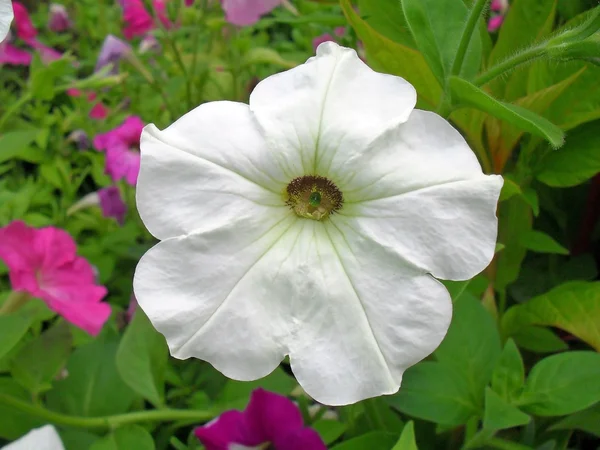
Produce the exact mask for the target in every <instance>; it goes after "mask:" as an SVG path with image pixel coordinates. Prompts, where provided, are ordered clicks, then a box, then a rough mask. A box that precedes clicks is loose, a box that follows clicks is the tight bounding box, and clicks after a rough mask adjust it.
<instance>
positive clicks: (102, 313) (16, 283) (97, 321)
mask: <svg viewBox="0 0 600 450" xmlns="http://www.w3.org/2000/svg"><path fill="white" fill-rule="evenodd" d="M0 259H2V260H3V261H4V262H5V263H6V265H7V266H8V269H9V277H10V282H11V285H12V288H13V289H14V290H15V291H21V292H27V293H29V294H30V295H32V296H33V297H37V298H40V299H42V300H44V301H45V302H46V304H47V305H48V307H49V308H50V309H51V310H53V311H55V312H57V313H58V314H60V315H61V316H62V317H64V318H65V320H67V321H68V322H71V323H72V324H73V325H76V326H78V327H80V328H82V329H83V330H85V331H87V332H88V333H90V334H92V335H97V334H98V333H99V332H100V330H101V329H102V326H103V325H104V323H105V322H106V321H107V320H108V318H109V316H110V313H111V310H110V306H109V305H108V304H107V303H103V302H102V301H101V300H102V298H104V296H105V295H106V288H105V287H104V286H98V285H97V284H96V280H95V276H94V271H93V269H92V266H91V265H90V264H89V263H88V262H87V261H86V260H85V259H84V258H81V257H79V256H77V248H76V245H75V241H74V240H73V238H72V237H71V236H70V235H69V234H68V233H67V232H66V231H64V230H61V229H58V228H55V227H45V228H39V229H38V228H33V227H30V226H27V225H26V224H25V223H24V222H21V221H16V222H12V223H10V224H9V225H7V226H5V227H3V228H0Z"/></svg>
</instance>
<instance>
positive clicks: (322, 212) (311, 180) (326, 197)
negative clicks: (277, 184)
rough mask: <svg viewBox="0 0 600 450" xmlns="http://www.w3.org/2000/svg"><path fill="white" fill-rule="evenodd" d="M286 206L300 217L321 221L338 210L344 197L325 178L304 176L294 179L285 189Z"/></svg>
mask: <svg viewBox="0 0 600 450" xmlns="http://www.w3.org/2000/svg"><path fill="white" fill-rule="evenodd" d="M285 193H286V196H287V200H286V204H287V205H289V206H290V208H292V209H293V210H294V212H295V213H296V214H297V215H299V216H300V217H304V218H306V219H313V220H323V219H325V218H326V217H327V216H329V214H333V213H334V212H336V211H338V210H340V209H341V208H342V205H343V204H344V197H343V195H342V192H341V191H340V190H339V189H338V187H337V186H336V185H335V184H334V183H333V182H332V181H331V180H328V179H327V178H325V177H321V176H319V175H305V176H303V177H298V178H294V179H293V180H292V181H290V184H288V185H287V188H286V192H285Z"/></svg>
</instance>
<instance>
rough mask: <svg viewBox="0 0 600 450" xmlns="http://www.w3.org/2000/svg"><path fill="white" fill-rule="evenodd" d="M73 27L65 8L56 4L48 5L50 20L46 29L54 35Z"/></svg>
mask: <svg viewBox="0 0 600 450" xmlns="http://www.w3.org/2000/svg"><path fill="white" fill-rule="evenodd" d="M72 26H73V23H72V22H71V19H69V13H68V11H67V8H65V7H64V6H63V5H60V4H58V3H52V4H51V5H50V18H49V19H48V28H49V29H50V31H54V32H55V33H61V32H63V31H66V30H68V29H69V28H71V27H72Z"/></svg>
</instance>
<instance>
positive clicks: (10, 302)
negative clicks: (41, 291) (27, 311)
mask: <svg viewBox="0 0 600 450" xmlns="http://www.w3.org/2000/svg"><path fill="white" fill-rule="evenodd" d="M30 298H31V295H29V294H28V293H27V292H22V291H13V292H11V293H10V294H9V296H8V298H7V299H6V301H5V302H4V303H3V304H2V307H0V316H2V315H4V314H11V313H14V312H16V311H18V310H19V309H21V306H23V305H24V304H25V303H27V302H28V301H29V299H30Z"/></svg>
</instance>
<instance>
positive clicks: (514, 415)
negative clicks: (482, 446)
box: [483, 387, 531, 430]
mask: <svg viewBox="0 0 600 450" xmlns="http://www.w3.org/2000/svg"><path fill="white" fill-rule="evenodd" d="M530 420H531V417H529V416H528V415H527V414H525V413H524V412H522V411H520V410H519V408H517V407H515V406H512V405H511V404H510V403H507V402H506V400H504V399H503V398H502V397H500V396H499V395H498V394H496V393H495V392H494V391H493V390H491V389H490V388H489V387H486V388H485V412H484V415H483V428H487V429H490V430H505V429H507V428H513V427H519V426H521V425H525V424H527V423H529V421H530Z"/></svg>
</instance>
